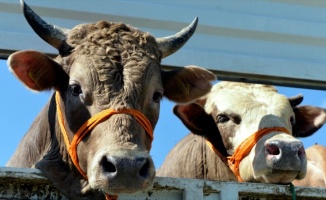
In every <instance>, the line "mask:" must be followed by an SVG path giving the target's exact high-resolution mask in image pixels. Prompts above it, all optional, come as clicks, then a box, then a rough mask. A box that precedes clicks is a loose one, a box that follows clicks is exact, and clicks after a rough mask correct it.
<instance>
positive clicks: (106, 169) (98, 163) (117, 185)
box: [88, 150, 155, 194]
mask: <svg viewBox="0 0 326 200" xmlns="http://www.w3.org/2000/svg"><path fill="white" fill-rule="evenodd" d="M88 171H89V175H88V180H89V183H90V185H91V187H92V188H96V189H99V190H101V191H104V192H105V193H107V194H119V193H121V192H123V193H134V192H137V191H139V190H143V191H144V190H147V189H149V188H151V187H152V184H153V180H154V177H155V167H154V163H153V161H152V159H151V157H150V156H149V154H148V153H147V152H135V151H134V150H117V151H110V152H109V153H107V154H99V155H98V156H96V158H95V159H94V160H93V164H92V165H91V169H90V170H88Z"/></svg>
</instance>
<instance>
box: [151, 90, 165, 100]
mask: <svg viewBox="0 0 326 200" xmlns="http://www.w3.org/2000/svg"><path fill="white" fill-rule="evenodd" d="M162 98H163V92H162V91H156V92H154V94H153V101H154V102H156V103H159V102H160V101H161V99H162Z"/></svg>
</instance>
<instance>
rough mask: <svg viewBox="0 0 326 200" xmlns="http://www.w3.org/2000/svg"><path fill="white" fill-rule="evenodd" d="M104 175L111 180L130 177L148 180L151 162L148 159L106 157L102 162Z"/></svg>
mask: <svg viewBox="0 0 326 200" xmlns="http://www.w3.org/2000/svg"><path fill="white" fill-rule="evenodd" d="M100 165H101V166H102V169H103V173H104V174H106V175H107V176H108V177H109V178H110V179H115V178H121V177H123V176H128V177H129V178H132V177H133V176H138V177H134V178H143V179H146V178H147V177H148V176H149V174H150V173H149V171H150V168H151V161H150V160H149V158H146V157H136V158H132V159H130V158H125V157H118V156H104V157H103V158H102V160H101V162H100Z"/></svg>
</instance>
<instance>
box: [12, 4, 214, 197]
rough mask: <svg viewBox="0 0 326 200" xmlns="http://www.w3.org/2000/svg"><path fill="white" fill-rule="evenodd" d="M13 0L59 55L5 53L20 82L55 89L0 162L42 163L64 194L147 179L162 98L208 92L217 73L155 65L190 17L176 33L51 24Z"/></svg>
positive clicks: (108, 189) (138, 185) (125, 188)
mask: <svg viewBox="0 0 326 200" xmlns="http://www.w3.org/2000/svg"><path fill="white" fill-rule="evenodd" d="M21 5H22V7H23V11H24V15H25V17H26V19H27V21H28V22H29V24H30V25H31V27H32V28H33V29H34V31H35V32H36V33H37V34H38V35H39V36H40V37H41V38H42V39H44V40H45V41H46V42H47V43H49V44H51V45H52V46H53V47H55V48H57V49H58V51H59V55H58V56H57V57H56V58H55V59H52V58H50V57H48V56H46V55H45V54H43V53H41V52H37V51H33V50H29V51H20V52H16V53H14V54H12V55H11V56H10V57H9V59H8V65H9V66H10V69H11V70H12V72H13V73H14V74H15V75H16V76H17V77H18V79H20V80H21V81H22V82H23V83H24V84H25V85H26V86H27V87H28V88H30V89H32V90H35V91H43V90H46V89H54V90H55V93H54V95H53V96H52V97H51V99H50V100H49V102H48V104H47V105H46V106H45V107H44V109H43V110H42V111H41V113H40V114H39V115H38V116H37V118H36V120H35V121H34V123H33V124H32V126H31V128H30V129H29V131H28V132H27V134H26V135H25V136H24V138H23V139H22V141H21V143H20V144H19V146H18V148H17V150H16V152H15V153H14V155H13V156H12V158H11V159H10V160H9V162H8V163H7V166H13V167H35V168H37V169H40V170H41V171H42V172H43V173H44V174H45V176H46V177H48V178H49V179H50V181H51V182H52V183H53V184H54V185H55V186H56V187H57V188H58V189H59V190H60V191H61V192H62V193H63V194H64V195H65V196H67V197H69V198H71V199H101V198H104V196H105V194H111V195H114V194H119V193H122V192H123V193H132V192H136V191H139V190H147V189H149V188H150V187H151V186H152V184H153V179H154V176H155V169H154V164H153V161H152V159H151V157H150V156H149V151H150V148H151V141H152V139H153V136H152V134H153V129H154V127H155V125H156V123H157V120H158V116H159V108H160V100H161V98H162V97H163V95H164V96H166V97H167V98H168V99H170V100H172V101H175V102H187V101H191V100H193V99H195V98H198V97H200V96H202V95H204V94H206V93H207V92H208V91H209V90H210V88H211V83H210V81H212V80H214V79H215V75H214V74H212V73H211V72H209V71H208V70H205V69H202V68H199V67H195V66H190V67H186V68H182V69H178V70H174V71H168V72H165V71H163V70H162V69H161V66H160V61H161V59H162V58H164V57H166V56H168V55H170V54H172V53H174V52H175V51H177V50H178V49H179V48H181V46H182V45H184V44H185V43H186V42H187V40H188V39H189V38H190V37H191V35H192V34H193V33H194V31H195V28H196V25H197V19H196V20H194V22H193V23H192V24H190V25H189V26H188V27H187V28H185V29H183V30H182V31H180V32H179V33H177V34H176V35H173V36H169V37H167V38H158V39H155V38H154V37H153V36H151V35H150V34H148V33H144V32H142V31H139V30H137V29H135V28H133V27H131V26H129V25H126V24H123V23H114V22H106V21H100V22H97V23H93V24H82V25H78V26H76V27H74V28H73V29H71V30H66V29H59V28H58V27H57V26H54V25H51V24H47V23H46V22H45V21H43V20H42V19H41V18H40V17H39V16H38V15H36V14H35V13H34V12H33V11H32V10H31V9H30V8H29V7H28V6H27V5H26V4H25V3H24V2H23V1H21Z"/></svg>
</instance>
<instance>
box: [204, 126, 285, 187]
mask: <svg viewBox="0 0 326 200" xmlns="http://www.w3.org/2000/svg"><path fill="white" fill-rule="evenodd" d="M274 131H277V132H284V133H287V134H291V132H290V131H289V130H288V129H286V128H284V127H271V128H263V129H260V130H258V131H257V132H255V133H254V134H252V135H251V136H249V137H248V138H246V139H245V140H244V141H243V142H242V143H241V144H240V145H239V146H238V148H236V150H235V151H234V153H233V155H231V156H227V157H224V156H223V155H222V154H221V153H220V152H219V151H218V150H217V149H216V148H215V147H214V146H213V144H212V143H211V142H209V141H208V140H206V143H207V145H208V146H209V148H210V149H211V150H212V151H213V152H214V153H215V154H217V155H218V156H219V157H220V158H221V160H222V161H223V162H224V163H225V164H226V165H227V166H228V167H229V168H230V169H231V170H232V172H233V173H234V175H235V176H236V177H237V179H238V181H239V182H244V181H243V179H242V178H241V176H240V169H239V166H240V162H241V161H242V159H243V158H244V157H246V156H247V155H248V154H249V153H250V151H251V149H252V148H253V147H254V146H255V144H256V143H257V142H258V141H259V139H260V138H262V137H263V136H265V135H267V134H269V133H271V132H274Z"/></svg>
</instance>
